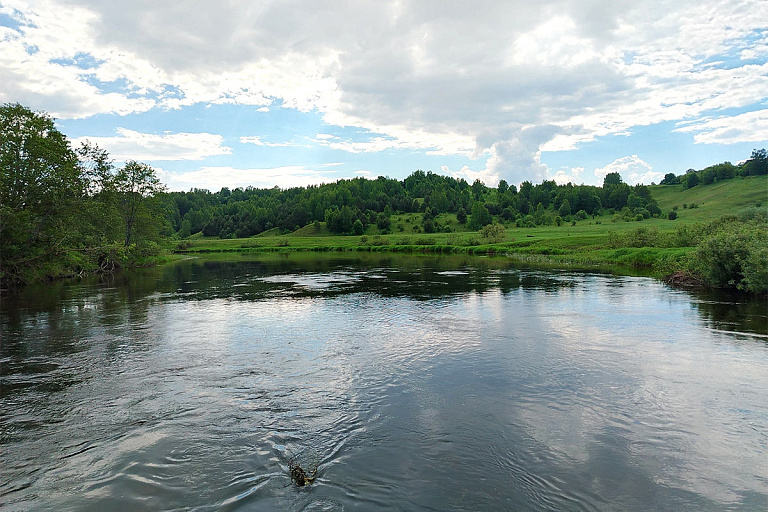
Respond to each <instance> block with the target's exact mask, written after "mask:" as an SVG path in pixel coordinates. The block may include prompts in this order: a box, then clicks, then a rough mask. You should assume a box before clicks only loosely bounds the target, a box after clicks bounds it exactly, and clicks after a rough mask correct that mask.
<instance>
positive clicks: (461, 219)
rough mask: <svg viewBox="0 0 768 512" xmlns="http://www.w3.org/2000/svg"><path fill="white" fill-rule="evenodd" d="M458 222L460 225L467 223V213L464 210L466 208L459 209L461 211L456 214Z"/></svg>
mask: <svg viewBox="0 0 768 512" xmlns="http://www.w3.org/2000/svg"><path fill="white" fill-rule="evenodd" d="M456 220H457V221H458V222H459V224H466V223H467V211H466V210H465V209H464V207H461V208H459V211H457V212H456Z"/></svg>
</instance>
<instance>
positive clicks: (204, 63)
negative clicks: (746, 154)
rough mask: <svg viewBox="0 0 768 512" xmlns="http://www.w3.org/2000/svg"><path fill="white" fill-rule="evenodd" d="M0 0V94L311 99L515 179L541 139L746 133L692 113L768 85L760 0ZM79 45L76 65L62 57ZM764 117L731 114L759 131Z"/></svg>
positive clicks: (64, 109)
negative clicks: (12, 23)
mask: <svg viewBox="0 0 768 512" xmlns="http://www.w3.org/2000/svg"><path fill="white" fill-rule="evenodd" d="M3 4H4V7H3V8H4V9H5V11H4V12H6V13H9V15H10V16H12V17H15V18H17V19H19V20H20V21H21V24H22V26H21V27H20V28H19V29H18V30H15V29H2V35H0V100H2V101H12V102H15V101H19V102H22V103H24V104H27V105H30V106H32V107H33V108H36V109H44V110H47V111H49V112H51V113H52V114H53V115H55V116H58V117H65V118H81V117H87V116H91V115H94V114H97V113H118V114H128V113H133V112H144V111H147V110H149V109H152V108H173V109H178V108H184V107H185V106H189V105H195V104H219V103H228V104H241V105H253V106H256V107H258V109H257V111H262V112H263V111H269V110H270V108H278V107H282V108H291V109H296V110H300V111H303V112H310V111H314V112H317V113H319V114H320V115H322V117H323V119H324V121H325V122H326V123H329V124H334V125H338V126H353V127H358V128H362V129H365V130H368V131H369V132H370V133H371V134H372V136H371V138H370V139H369V140H367V141H360V140H342V139H337V138H325V139H323V138H321V137H319V136H318V140H324V141H325V143H326V145H327V146H328V147H330V148H332V149H337V150H341V151H346V152H352V153H366V152H381V151H388V150H393V149H413V150H419V151H422V150H423V151H427V152H428V153H429V154H430V155H457V154H458V155H466V156H473V157H474V158H484V159H486V161H485V163H484V169H483V170H482V171H474V172H481V173H483V174H484V176H486V177H487V178H488V179H490V178H491V177H495V178H494V179H498V178H500V177H503V178H505V179H507V180H508V181H510V182H519V181H520V180H521V179H530V180H538V179H540V178H543V177H545V176H546V175H547V169H546V167H545V166H543V165H542V164H541V163H540V160H539V159H540V154H541V151H542V150H546V151H561V150H569V149H574V148H576V147H578V146H579V145H582V144H585V143H587V142H589V141H593V140H595V139H596V138H598V137H603V136H607V135H616V134H626V133H629V132H630V131H631V130H632V128H633V127H637V126H648V125H652V124H656V123H661V122H664V121H672V122H681V121H685V122H692V124H690V125H686V127H687V128H691V129H690V130H687V128H686V130H687V131H690V132H692V133H695V135H694V137H695V138H696V141H697V142H701V143H732V142H734V141H737V140H741V139H743V138H744V137H745V135H744V133H746V131H747V130H742V132H744V133H737V132H736V131H734V130H737V131H738V127H737V126H735V123H730V124H731V126H727V125H729V121H728V120H727V118H723V120H718V121H711V122H710V121H704V119H709V118H711V117H712V116H713V115H714V114H715V113H719V114H722V112H724V111H727V109H737V108H738V109H755V108H757V107H755V106H756V105H760V104H764V102H765V99H766V92H765V91H767V90H768V63H766V62H765V60H764V57H765V56H766V55H768V52H767V51H766V48H768V45H767V44H766V38H765V37H764V36H763V37H757V36H756V34H760V33H765V32H764V31H765V30H766V28H768V22H766V21H765V20H768V2H765V1H764V0H731V1H728V2H724V1H719V0H703V1H702V0H678V1H677V2H675V3H674V4H670V3H669V2H667V1H665V0H648V1H646V2H635V3H628V2H615V1H612V0H588V1H575V0H547V1H544V2H527V1H524V0H511V1H505V2H485V3H482V5H481V6H478V5H477V3H472V2H460V3H450V4H445V5H440V7H439V9H438V8H436V7H435V6H434V5H431V4H427V3H424V2H419V1H416V0H403V1H399V2H376V1H367V2H366V1H362V2H358V1H354V2H353V1H346V2H345V1H338V2H333V3H330V4H329V3H320V2H311V1H308V0H307V1H305V2H258V3H252V4H243V3H242V2H236V1H234V0H222V1H221V2H218V3H217V4H216V5H215V6H213V5H212V4H211V3H210V2H204V1H203V0H190V1H189V2H185V3H184V4H183V5H181V4H178V3H174V2H156V1H149V0H137V1H135V2H132V3H130V5H124V4H122V3H119V2H118V3H114V2H101V1H98V0H7V1H5V2H3ZM761 31H762V32H761ZM83 55H84V56H86V57H87V58H88V62H89V65H88V66H85V67H83V66H77V65H74V64H73V63H72V62H73V59H75V58H76V57H78V56H83ZM723 55H741V56H742V58H743V59H746V60H745V61H742V62H740V64H741V65H740V66H733V65H718V64H716V62H717V60H718V58H720V56H723ZM760 59H763V61H762V62H761V61H760ZM733 117H736V116H733ZM700 119H701V120H702V122H700V123H699V124H698V125H697V124H696V122H697V120H700ZM764 119H765V118H764V117H760V116H756V117H755V118H750V117H743V118H742V120H744V121H748V122H750V123H752V125H751V126H756V127H757V129H758V131H757V132H756V133H758V134H763V133H764ZM693 126H698V127H699V129H693V128H692V127H693ZM756 136H762V135H756ZM751 140H754V139H751ZM208 151H210V150H208ZM205 152H206V150H204V151H203V153H205ZM179 154H181V153H179Z"/></svg>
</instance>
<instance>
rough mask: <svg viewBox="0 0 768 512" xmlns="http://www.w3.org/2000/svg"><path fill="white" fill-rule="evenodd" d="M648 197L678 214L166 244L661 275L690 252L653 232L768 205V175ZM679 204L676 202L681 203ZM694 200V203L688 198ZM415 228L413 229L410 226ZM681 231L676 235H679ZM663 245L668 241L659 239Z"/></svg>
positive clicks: (198, 249) (415, 218)
mask: <svg viewBox="0 0 768 512" xmlns="http://www.w3.org/2000/svg"><path fill="white" fill-rule="evenodd" d="M651 190H652V194H653V197H654V198H655V199H656V200H657V201H658V203H659V206H660V207H661V208H662V210H663V211H664V212H667V211H669V210H671V209H672V208H673V207H674V206H677V207H678V208H677V213H678V218H677V219H676V220H674V221H671V220H668V219H666V218H655V219H653V218H652V219H646V220H643V221H640V222H636V221H633V222H625V221H622V220H618V221H614V220H613V215H610V214H608V213H606V214H605V215H603V216H602V217H598V218H596V219H586V220H581V221H577V222H576V223H575V225H571V224H570V223H564V224H563V225H562V226H555V225H547V226H537V227H534V228H517V227H514V225H513V224H507V225H505V237H504V240H503V241H501V242H498V243H490V241H489V240H487V239H483V238H482V236H481V235H480V233H478V232H476V231H468V230H467V229H466V227H465V226H464V225H461V224H459V223H458V221H457V220H456V216H455V215H452V214H443V215H439V216H438V217H437V218H436V219H435V220H436V222H437V224H438V225H440V226H446V225H447V226H448V227H449V229H450V231H451V232H449V233H445V232H441V233H429V234H428V233H423V232H420V229H421V227H422V223H421V220H422V215H421V214H418V213H406V214H399V215H393V216H392V217H391V221H392V233H389V234H381V233H379V231H378V230H377V229H376V227H375V226H369V227H368V229H367V230H366V232H365V233H364V234H363V236H352V235H347V236H345V235H337V234H334V233H331V232H329V231H328V230H327V229H326V228H325V224H324V223H320V225H319V226H315V225H312V224H310V225H308V226H305V227H303V228H301V229H298V230H296V231H295V232H293V233H280V232H279V230H277V229H273V230H271V231H268V232H265V233H261V234H260V235H257V236H254V237H250V238H244V239H229V240H220V239H216V238H203V237H200V236H196V237H193V238H192V239H190V240H186V241H182V242H173V245H171V246H169V249H171V250H172V251H174V252H177V253H185V254H187V253H192V254H203V253H226V252H310V251H311V252H330V251H334V252H347V251H366V252H380V251H387V252H398V253H428V254H503V255H506V256H507V257H509V258H511V259H512V260H515V261H519V262H521V263H525V264H537V265H547V266H557V267H568V268H582V269H595V268H597V269H602V270H610V271H613V272H620V273H631V274H637V273H644V274H647V273H651V274H655V275H659V276H660V275H664V274H668V273H670V272H671V271H672V270H674V269H675V266H676V264H677V262H680V261H681V259H683V258H685V257H686V256H687V255H688V254H690V253H691V252H692V251H693V250H694V248H693V247H688V246H685V244H684V246H682V247H675V246H671V247H668V246H665V244H663V243H653V242H652V241H651V240H653V239H657V240H658V239H666V240H675V236H673V235H674V234H675V233H678V232H679V231H680V230H681V229H683V230H684V229H685V228H687V227H690V226H693V225H696V224H701V223H707V222H712V221H715V220H717V219H718V218H720V217H722V216H723V215H727V214H737V213H739V212H741V211H745V210H747V209H749V208H753V207H755V206H758V205H760V206H763V207H766V206H768V176H758V177H750V178H736V179H733V180H729V181H726V182H722V183H717V184H713V185H699V186H697V187H694V188H692V189H688V190H684V189H682V187H680V186H653V187H651ZM684 204H685V205H686V208H683V205H684ZM691 204H696V207H695V208H688V207H687V206H688V205H691ZM414 228H416V229H414ZM680 238H681V237H679V236H678V237H677V239H678V240H679V239H680ZM666 245H669V244H666Z"/></svg>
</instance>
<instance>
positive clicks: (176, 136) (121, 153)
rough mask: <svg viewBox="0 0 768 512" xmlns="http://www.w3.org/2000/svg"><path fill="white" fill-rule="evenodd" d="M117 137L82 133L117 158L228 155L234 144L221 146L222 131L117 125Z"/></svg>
mask: <svg viewBox="0 0 768 512" xmlns="http://www.w3.org/2000/svg"><path fill="white" fill-rule="evenodd" d="M117 134H118V135H117V136H116V137H80V138H78V139H75V140H74V141H73V142H74V143H75V144H76V145H77V144H79V143H81V142H84V141H85V140H90V141H91V142H93V143H95V144H97V145H98V146H99V147H101V148H103V149H105V150H107V152H108V153H109V154H110V156H111V157H112V158H114V159H116V160H121V161H125V160H202V159H204V158H207V157H209V156H215V155H226V154H229V153H231V152H232V148H229V147H227V146H222V142H223V138H222V136H221V135H214V134H212V133H165V134H163V135H156V134H152V133H139V132H136V131H133V130H128V129H126V128H118V129H117Z"/></svg>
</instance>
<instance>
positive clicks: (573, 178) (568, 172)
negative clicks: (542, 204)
mask: <svg viewBox="0 0 768 512" xmlns="http://www.w3.org/2000/svg"><path fill="white" fill-rule="evenodd" d="M583 172H584V168H583V167H572V168H571V169H560V170H559V171H557V172H556V173H555V174H554V175H553V176H550V179H552V180H554V181H555V183H557V184H558V185H565V184H567V183H574V184H577V183H579V179H580V176H581V175H582V173H583Z"/></svg>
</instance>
